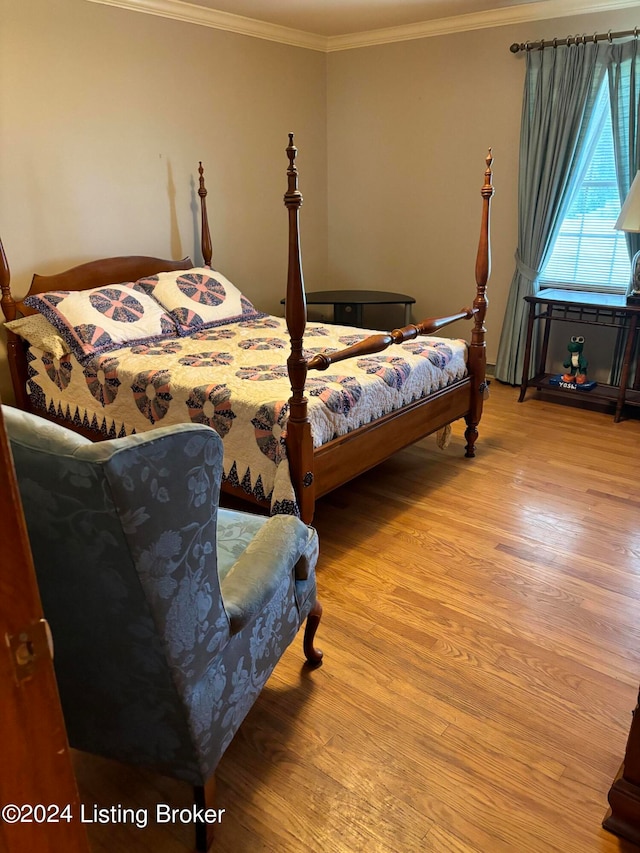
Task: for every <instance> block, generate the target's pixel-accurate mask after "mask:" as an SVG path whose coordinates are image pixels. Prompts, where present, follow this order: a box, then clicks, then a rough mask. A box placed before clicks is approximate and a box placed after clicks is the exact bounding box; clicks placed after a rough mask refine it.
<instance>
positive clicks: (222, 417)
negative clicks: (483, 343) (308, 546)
mask: <svg viewBox="0 0 640 853" xmlns="http://www.w3.org/2000/svg"><path fill="white" fill-rule="evenodd" d="M365 334H367V332H366V331H363V330H362V329H355V328H350V327H346V326H330V325H323V324H319V323H308V324H307V328H306V331H305V355H306V356H311V355H313V354H315V353H317V352H320V351H322V350H329V351H331V350H334V351H335V350H337V349H342V348H344V347H345V346H348V345H350V344H352V343H354V342H355V341H357V340H361V339H362V337H363V335H365ZM288 355H289V337H288V333H287V330H286V325H285V322H284V319H282V318H279V317H271V316H266V317H265V316H263V317H261V318H259V319H253V320H248V321H240V322H233V323H229V324H227V325H223V326H218V327H216V328H213V329H206V330H202V331H199V332H196V333H195V334H193V335H191V336H190V337H180V338H169V339H165V340H162V341H159V342H158V343H155V344H140V345H137V346H136V345H133V346H128V347H122V348H121V349H118V350H114V351H112V352H109V353H106V354H103V355H99V356H95V357H94V358H92V359H90V360H89V361H85V362H84V363H82V364H81V363H80V362H79V361H77V360H76V359H75V357H74V356H72V355H66V356H63V357H62V358H54V357H53V356H52V355H50V354H47V353H44V352H42V351H39V350H37V349H34V348H31V349H30V350H29V352H28V360H29V379H28V392H29V396H30V399H31V403H32V405H33V407H34V409H35V410H37V409H41V410H46V411H48V412H49V413H50V414H55V415H57V416H58V417H62V418H65V419H67V420H70V421H72V422H74V423H75V424H82V425H84V426H85V427H90V428H93V429H96V430H100V431H101V432H102V433H103V434H104V435H105V436H107V437H116V436H120V435H128V434H131V433H134V432H142V431H145V430H149V429H152V428H153V427H155V426H158V425H168V424H172V423H182V422H187V423H189V422H193V423H200V424H208V425H209V426H212V427H213V428H214V429H216V430H217V432H218V433H219V434H220V435H221V436H222V438H223V440H224V478H225V480H227V481H228V482H229V483H231V484H233V485H235V486H237V487H240V488H241V489H243V490H244V491H245V492H247V493H248V494H252V495H253V496H255V497H256V498H258V499H261V500H267V501H270V502H271V510H272V512H273V513H276V512H289V513H296V512H297V507H296V504H295V496H294V493H293V488H292V485H291V481H290V478H289V470H288V464H287V460H286V447H285V442H284V437H285V432H286V423H287V415H288V408H289V407H288V403H287V401H288V399H289V397H290V396H291V388H290V385H289V380H288V375H287V368H286V360H287V356H288ZM466 359H467V344H466V343H465V342H464V341H462V340H455V339H450V338H435V337H431V338H427V337H422V338H417V339H416V340H415V341H410V342H407V343H405V344H401V345H399V346H394V347H392V348H391V350H387V351H386V352H384V353H381V354H378V355H371V356H366V357H364V358H358V359H351V360H349V361H346V362H341V363H340V364H337V365H335V366H333V367H332V368H330V369H329V370H328V371H326V372H323V373H319V372H316V371H311V372H310V373H309V374H308V377H307V384H306V396H307V397H308V400H309V419H310V421H311V430H312V435H313V441H314V445H315V446H316V447H318V446H320V445H322V444H324V443H326V442H328V441H330V440H331V439H333V438H335V437H337V436H340V435H344V434H346V433H347V432H349V431H351V430H353V429H356V428H358V427H360V426H362V425H364V424H367V423H369V422H370V421H372V420H375V419H376V418H378V417H380V416H382V415H384V414H386V413H388V412H390V411H393V410H395V409H397V408H399V407H401V406H403V405H405V404H407V403H409V402H412V401H413V400H416V399H419V398H421V397H424V396H426V395H428V394H430V393H433V392H434V391H436V390H438V389H440V388H443V387H445V386H446V385H449V384H450V383H452V382H454V381H456V380H458V379H461V378H462V377H463V376H464V375H465V374H466ZM158 488H161V486H158Z"/></svg>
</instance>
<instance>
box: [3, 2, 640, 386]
mask: <svg viewBox="0 0 640 853" xmlns="http://www.w3.org/2000/svg"><path fill="white" fill-rule="evenodd" d="M0 4H1V12H0V14H1V19H2V25H1V26H0V151H1V152H2V153H1V155H0V235H1V236H2V239H3V241H4V246H5V250H6V252H7V255H8V258H9V262H10V264H11V267H12V275H13V282H14V287H15V289H16V291H17V292H24V291H25V290H26V289H27V287H28V283H29V281H30V278H31V275H32V273H33V272H34V271H38V272H40V273H50V272H54V271H58V270H60V269H63V268H65V267H67V266H70V265H73V264H76V263H81V262H83V261H86V260H90V259H93V258H96V257H103V256H105V255H114V254H130V253H144V254H157V255H160V256H164V255H166V254H171V255H172V256H174V257H181V256H183V255H185V254H190V255H192V257H195V258H196V260H198V259H199V258H198V253H199V249H198V245H197V236H196V235H197V217H196V213H195V208H194V204H195V202H196V200H197V196H195V195H194V186H195V185H194V181H195V180H196V179H197V172H196V169H197V163H198V160H200V159H202V160H203V161H204V164H205V167H206V176H207V185H208V188H209V214H210V220H211V225H212V232H213V239H214V249H215V254H214V264H215V265H216V266H218V267H219V268H220V269H221V270H222V271H223V272H225V273H226V275H228V276H229V277H230V278H231V279H232V280H233V281H235V282H236V283H237V284H238V286H239V287H241V288H242V289H243V290H244V291H245V292H246V293H247V295H248V296H249V297H250V298H251V299H252V300H254V302H256V303H257V305H258V306H259V307H260V308H262V309H264V310H266V311H270V312H273V313H277V312H279V311H280V305H279V300H280V298H281V296H282V295H283V293H284V282H285V277H286V213H285V211H284V208H283V206H282V195H283V193H284V190H285V188H286V181H285V172H286V157H285V154H284V150H283V149H284V148H285V146H286V142H287V137H286V134H287V132H288V131H289V130H294V131H295V132H296V141H297V143H298V146H299V148H300V156H299V167H300V173H301V190H302V193H303V195H304V197H305V203H304V206H303V208H302V217H301V221H302V246H303V256H304V262H305V279H306V284H307V289H309V290H313V289H319V288H324V287H333V288H339V287H354V288H377V289H386V290H398V291H403V292H407V293H410V294H413V295H415V297H416V298H417V305H416V311H415V316H416V317H417V318H421V317H426V316H429V315H436V314H442V313H449V312H451V311H454V310H457V309H458V308H460V307H462V306H463V305H465V304H468V303H469V302H470V300H471V299H472V297H473V292H474V275H473V270H474V263H475V252H476V247H477V237H478V228H479V216H480V204H481V202H480V195H479V189H480V186H481V183H482V173H483V170H484V157H485V154H486V149H487V147H488V146H489V145H491V146H492V147H493V149H494V156H495V163H494V172H495V178H494V180H495V186H496V195H495V198H494V202H493V241H492V243H493V272H492V278H491V282H490V302H491V304H490V308H489V315H488V318H487V325H488V359H489V361H491V362H493V361H495V357H496V352H497V346H498V340H499V333H500V327H501V322H502V317H503V313H504V307H505V303H506V298H507V292H508V288H509V284H510V281H511V276H512V272H513V253H514V250H515V246H516V241H517V215H516V203H517V169H518V139H519V128H520V111H521V100H522V83H523V74H524V57H523V56H522V55H518V56H513V55H512V54H511V53H510V52H509V49H508V48H509V45H510V44H511V43H512V42H513V41H522V40H525V39H526V38H531V39H535V38H539V37H553V36H554V35H559V36H561V35H562V34H567V33H576V32H588V33H593V32H594V31H596V30H597V31H600V32H603V31H606V30H608V29H610V28H611V29H613V30H616V29H624V28H628V27H633V26H634V25H635V24H637V23H639V21H638V20H637V15H636V13H635V12H615V13H608V14H597V15H588V16H579V17H575V18H562V19H559V20H554V21H546V22H544V21H543V22H537V23H536V24H529V25H523V26H518V27H499V28H494V29H487V30H478V31H474V32H468V33H461V34H456V35H450V36H441V37H437V38H427V39H420V40H415V41H408V42H402V43H397V44H390V45H383V46H379V47H370V48H362V49H357V50H350V51H344V52H337V53H331V54H328V55H324V54H322V53H319V52H315V51H310V50H304V49H299V48H293V47H288V46H284V45H278V44H275V43H272V42H267V41H263V40H260V39H252V38H248V37H245V36H240V35H236V34H232V33H225V32H220V31H217V30H213V29H209V28H204V27H199V26H197V25H193V24H182V23H178V22H175V21H170V20H167V19H163V18H158V17H153V16H150V15H145V14H140V13H135V12H130V11H125V10H120V9H117V8H114V7H108V6H101V5H97V4H93V3H87V2H85V0H56V3H51V2H50V0H29V2H25V1H24V0H0ZM466 329H467V327H466V326H464V325H462V324H458V325H457V326H455V327H453V329H452V333H453V334H459V335H461V336H462V335H464V334H465V333H466ZM9 388H10V384H9V378H8V371H7V369H6V364H5V363H4V359H1V358H0V393H1V394H2V396H3V398H4V399H5V400H8V399H10V398H11V396H12V395H11V392H10V390H9Z"/></svg>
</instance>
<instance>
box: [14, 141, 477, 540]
mask: <svg viewBox="0 0 640 853" xmlns="http://www.w3.org/2000/svg"><path fill="white" fill-rule="evenodd" d="M286 150H287V156H288V159H289V168H288V171H287V176H288V188H287V192H286V194H285V197H284V202H285V205H286V207H287V209H288V215H289V268H288V280H287V291H286V309H285V313H286V318H285V320H283V319H282V318H279V317H272V316H269V315H265V314H263V313H261V312H259V311H258V310H256V308H255V307H254V306H253V305H252V304H251V302H250V301H249V300H248V299H247V298H246V297H245V296H244V295H243V294H242V293H241V292H240V291H238V290H237V288H235V287H234V285H233V284H232V283H230V282H229V281H228V280H227V279H226V278H225V277H224V276H223V275H221V274H220V273H218V272H217V271H215V270H213V269H211V260H212V248H211V246H212V244H211V237H210V233H209V226H208V220H207V208H206V196H207V190H206V188H205V185H204V177H203V171H202V165H201V166H200V170H199V172H200V186H199V191H198V192H199V196H200V200H201V214H202V252H203V258H204V262H205V266H204V267H202V268H194V266H193V263H192V261H191V260H190V259H189V258H185V259H184V260H181V261H169V260H163V259H159V258H151V257H142V256H133V257H120V258H108V259H103V260H99V261H94V262H91V263H88V264H83V265H81V266H79V267H75V268H73V269H71V270H67V271H65V272H62V273H60V274H58V275H51V276H40V275H34V277H33V281H32V283H31V287H30V289H29V292H28V294H27V295H26V296H25V297H23V298H22V299H17V298H14V296H13V295H12V293H11V288H10V273H9V266H8V263H7V259H6V256H5V253H4V250H3V249H2V244H1V243H0V286H1V289H2V298H1V305H2V309H3V311H4V315H5V318H6V320H7V321H9V322H8V328H7V337H8V343H7V347H8V359H9V364H10V369H11V377H12V381H13V386H14V391H15V397H16V405H17V406H19V407H20V408H22V409H25V410H29V411H32V412H35V413H36V414H40V415H42V416H43V417H46V418H50V419H53V420H57V421H59V422H62V423H64V424H65V425H67V426H69V427H70V428H72V429H74V430H76V431H78V432H81V433H83V434H85V435H87V436H88V437H90V438H93V439H104V438H112V437H116V436H118V435H125V434H130V433H134V432H141V431H144V430H147V429H152V428H153V427H154V426H156V425H165V424H171V423H175V422H177V421H187V422H189V421H193V422H196V423H208V424H209V425H211V426H213V427H214V428H215V429H216V430H217V431H218V432H219V433H220V434H221V436H222V437H223V440H224V445H225V464H224V485H223V490H224V491H226V492H229V493H231V494H235V495H236V496H238V497H242V498H245V499H249V500H251V501H253V502H254V503H258V504H261V505H262V506H264V507H267V508H270V510H271V512H293V513H299V514H300V516H301V518H302V519H303V520H304V521H305V522H307V523H309V522H310V521H311V519H312V517H313V512H314V505H315V500H316V499H317V498H319V497H321V496H322V495H324V494H326V493H327V492H330V491H331V490H332V489H335V488H336V487H338V486H340V485H342V484H343V483H346V482H348V481H349V480H350V479H352V478H353V477H356V476H357V475H359V474H361V473H363V472H364V471H366V470H368V469H369V468H372V467H373V466H374V465H376V464H378V463H379V462H382V461H383V460H385V459H387V458H389V457H390V456H391V455H392V454H393V453H395V452H396V451H397V450H400V449H401V448H403V447H406V446H408V445H410V444H412V443H413V442H415V441H418V440H419V439H421V438H423V437H425V436H427V435H429V434H431V433H434V432H436V431H438V430H441V429H442V428H444V427H446V426H447V425H449V424H451V423H452V422H453V421H455V420H458V419H459V418H464V419H465V421H466V431H465V438H466V442H467V443H466V455H467V456H470V457H471V456H474V453H475V450H474V448H475V442H476V438H477V435H478V424H479V422H480V417H481V414H482V404H483V398H484V396H485V395H486V390H487V383H486V379H485V365H486V355H485V352H486V350H485V326H484V319H485V313H486V308H487V300H486V296H485V291H486V284H487V280H488V276H489V264H490V250H489V212H490V202H491V197H492V195H493V187H492V185H491V174H492V173H491V162H492V158H491V152H489V155H488V156H487V158H486V164H487V165H486V170H485V173H484V185H483V186H482V189H481V195H482V199H483V203H482V219H481V229H480V241H479V246H478V254H477V261H476V286H475V293H474V298H473V304H472V307H470V308H468V309H465V310H463V311H461V312H459V313H457V314H453V315H451V316H448V317H441V318H433V319H428V320H424V321H422V322H420V323H417V324H416V325H409V326H406V327H404V328H401V329H396V330H394V331H392V332H384V333H382V332H381V333H375V334H368V335H367V334H366V333H363V332H362V330H360V329H357V328H351V327H344V326H334V325H323V324H319V323H308V322H307V318H306V304H305V295H304V285H303V276H302V264H301V256H300V241H299V209H300V206H301V204H302V196H301V194H300V192H299V190H298V171H297V168H296V165H295V158H296V154H297V149H296V148H295V146H294V144H293V134H290V135H289V146H288V148H287V149H286ZM464 318H468V319H472V321H473V327H472V331H471V339H470V341H469V343H468V344H467V343H466V342H465V341H461V340H452V339H448V338H441V337H433V335H435V334H437V333H438V332H439V331H440V329H442V328H443V327H445V326H447V325H448V324H450V323H453V322H454V321H456V320H460V319H464ZM343 362H344V364H343ZM338 365H339V366H338ZM156 475H157V479H158V486H157V489H158V499H160V500H161V499H162V488H161V479H162V472H161V471H160V472H156V474H153V473H151V474H150V476H156ZM196 490H197V485H196Z"/></svg>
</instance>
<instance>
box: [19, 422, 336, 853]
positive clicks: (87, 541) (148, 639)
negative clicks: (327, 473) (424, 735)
mask: <svg viewBox="0 0 640 853" xmlns="http://www.w3.org/2000/svg"><path fill="white" fill-rule="evenodd" d="M3 414H4V420H5V424H6V428H7V433H8V435H9V439H10V442H11V448H12V453H13V457H14V463H15V467H16V473H17V478H18V483H19V486H20V493H21V497H22V503H23V507H24V513H25V518H26V522H27V529H28V532H29V538H30V541H31V548H32V552H33V558H34V563H35V566H36V572H37V576H38V584H39V588H40V594H41V598H42V604H43V609H44V614H45V616H46V618H47V620H48V622H49V624H50V626H51V630H52V634H53V639H54V652H55V654H54V664H55V670H56V677H57V680H58V686H59V692H60V697H61V702H62V706H63V711H64V716H65V721H66V725H67V731H68V735H69V741H70V743H71V745H72V746H73V747H75V748H77V749H80V750H85V751H87V752H91V753H95V754H99V755H103V756H107V757H110V758H114V759H117V760H121V761H124V762H129V763H135V764H140V765H144V766H146V767H150V768H153V769H156V770H158V771H159V772H161V773H165V774H167V775H170V776H173V777H176V778H178V779H183V780H186V781H187V782H189V783H191V784H192V785H193V786H194V789H195V796H196V804H198V805H200V806H204V805H208V803H207V800H208V799H210V796H211V794H212V792H213V774H214V771H215V768H216V765H217V764H218V762H219V761H220V758H221V757H222V755H223V753H224V751H225V749H226V748H227V746H228V745H229V743H230V742H231V740H232V738H233V736H234V734H235V733H236V731H237V730H238V727H239V726H240V724H241V722H242V720H243V719H244V717H245V716H246V714H247V713H248V711H249V709H250V708H251V706H252V705H253V703H254V702H255V700H256V698H257V697H258V695H259V693H260V691H261V689H262V687H263V686H264V684H265V682H266V680H267V678H268V677H269V675H270V674H271V672H272V670H273V668H274V667H275V665H276V663H277V662H278V660H279V659H280V657H281V655H282V654H283V652H284V651H285V649H286V648H287V646H288V645H289V644H290V643H291V641H292V640H293V639H294V637H295V636H296V633H297V632H298V629H299V628H300V626H301V624H302V623H303V622H304V620H305V619H306V620H307V625H306V630H305V638H304V651H305V654H306V656H307V658H308V660H309V661H310V662H311V663H313V664H317V663H319V662H320V660H321V657H322V652H320V651H319V650H316V649H315V648H314V635H315V631H316V628H317V625H318V622H319V620H320V614H321V607H320V604H319V602H318V600H317V598H316V583H315V564H316V560H317V556H318V537H317V534H316V532H315V531H314V530H313V529H312V528H309V527H307V526H306V525H304V524H303V523H302V522H301V521H300V520H299V519H297V518H293V517H291V516H274V517H272V518H265V517H262V516H257V515H253V514H248V513H244V512H237V511H231V510H225V509H220V508H219V507H218V496H219V490H220V479H221V472H222V441H221V440H220V437H219V436H218V434H217V433H216V432H215V431H214V430H212V429H210V428H209V427H204V426H195V425H191V424H189V425H187V424H185V425H180V426H172V427H163V428H160V429H156V430H154V431H152V432H148V433H144V434H140V435H133V436H128V437H125V438H118V439H114V440H111V441H104V442H98V443H93V442H90V441H89V440H87V439H85V438H83V437H81V436H79V435H77V434H76V433H74V432H72V431H70V430H67V429H65V428H64V427H61V426H58V425H57V424H53V423H50V422H48V421H46V420H43V419H41V418H38V417H36V416H34V415H31V414H27V413H25V412H22V411H19V410H17V409H13V408H11V407H9V406H3ZM208 829H209V827H208V826H205V825H204V824H202V823H199V824H198V825H197V826H196V835H197V847H198V849H199V850H204V849H206V848H207V847H208V844H209V841H210V833H209V832H208Z"/></svg>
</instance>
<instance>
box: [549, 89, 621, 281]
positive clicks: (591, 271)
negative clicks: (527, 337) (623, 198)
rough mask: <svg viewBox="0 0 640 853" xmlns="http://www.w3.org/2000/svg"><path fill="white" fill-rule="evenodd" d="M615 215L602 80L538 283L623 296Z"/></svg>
mask: <svg viewBox="0 0 640 853" xmlns="http://www.w3.org/2000/svg"><path fill="white" fill-rule="evenodd" d="M619 213H620V198H619V196H618V184H617V182H616V171H615V164H614V156H613V134H612V131H611V109H610V107H609V88H608V85H607V81H606V80H605V81H604V83H603V85H602V89H601V90H600V93H599V95H598V100H597V103H596V106H595V108H594V111H593V118H592V120H591V123H590V126H589V129H588V135H587V139H586V143H585V147H584V154H583V157H582V160H581V162H580V163H579V164H578V179H577V181H576V183H575V190H574V193H573V196H572V198H571V199H570V201H569V206H568V208H567V213H566V215H565V218H564V221H563V222H562V225H561V226H560V231H559V234H558V237H557V239H556V242H555V245H554V247H553V249H552V251H551V256H550V258H549V261H548V263H547V266H546V268H545V269H544V271H543V273H542V274H541V275H540V279H539V282H540V285H541V286H542V287H563V288H575V289H579V290H609V291H619V292H624V291H625V290H626V288H627V284H628V282H629V275H630V269H631V265H630V263H629V253H628V251H627V244H626V240H625V236H624V233H623V232H622V231H616V230H614V227H613V226H614V225H615V222H616V219H617V218H618V214H619Z"/></svg>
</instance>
